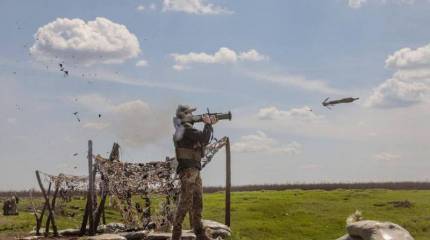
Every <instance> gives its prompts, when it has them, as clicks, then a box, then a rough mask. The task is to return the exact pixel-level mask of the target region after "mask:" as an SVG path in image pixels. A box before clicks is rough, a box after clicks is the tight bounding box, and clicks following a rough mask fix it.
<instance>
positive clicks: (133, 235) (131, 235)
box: [118, 230, 149, 240]
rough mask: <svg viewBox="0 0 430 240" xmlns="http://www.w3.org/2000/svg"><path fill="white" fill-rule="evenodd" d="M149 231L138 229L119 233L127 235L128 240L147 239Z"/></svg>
mask: <svg viewBox="0 0 430 240" xmlns="http://www.w3.org/2000/svg"><path fill="white" fill-rule="evenodd" d="M148 233H149V232H148V231H147V230H144V231H137V232H122V233H118V234H119V235H121V236H123V237H125V238H126V239H127V240H140V239H146V237H147V236H148Z"/></svg>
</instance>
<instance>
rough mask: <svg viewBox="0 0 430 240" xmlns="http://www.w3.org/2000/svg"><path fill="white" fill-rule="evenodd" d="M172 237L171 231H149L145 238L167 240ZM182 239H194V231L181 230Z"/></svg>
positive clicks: (148, 239)
mask: <svg viewBox="0 0 430 240" xmlns="http://www.w3.org/2000/svg"><path fill="white" fill-rule="evenodd" d="M171 237H172V233H160V232H151V233H149V234H148V237H147V240H167V239H170V238H171ZM182 240H196V235H194V233H189V232H184V231H183V232H182Z"/></svg>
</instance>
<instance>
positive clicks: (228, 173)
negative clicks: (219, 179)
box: [225, 138, 231, 227]
mask: <svg viewBox="0 0 430 240" xmlns="http://www.w3.org/2000/svg"><path fill="white" fill-rule="evenodd" d="M225 167H226V175H225V225H227V226H229V227H230V208H231V205H230V192H231V154H230V139H229V138H227V140H226V145H225Z"/></svg>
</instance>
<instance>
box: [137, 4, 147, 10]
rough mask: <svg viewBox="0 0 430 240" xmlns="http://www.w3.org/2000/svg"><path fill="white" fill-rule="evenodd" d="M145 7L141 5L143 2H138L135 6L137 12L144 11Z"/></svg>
mask: <svg viewBox="0 0 430 240" xmlns="http://www.w3.org/2000/svg"><path fill="white" fill-rule="evenodd" d="M145 9H146V8H145V6H144V5H143V4H140V5H139V6H137V8H136V10H137V11H139V12H142V11H144V10H145Z"/></svg>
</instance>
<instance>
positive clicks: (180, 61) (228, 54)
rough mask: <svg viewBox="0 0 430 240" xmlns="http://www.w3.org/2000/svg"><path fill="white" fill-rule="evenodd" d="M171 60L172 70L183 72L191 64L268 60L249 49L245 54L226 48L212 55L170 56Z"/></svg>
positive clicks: (203, 53) (175, 54) (174, 54)
mask: <svg viewBox="0 0 430 240" xmlns="http://www.w3.org/2000/svg"><path fill="white" fill-rule="evenodd" d="M171 56H172V57H173V59H174V60H175V63H176V64H175V65H174V66H173V68H174V69H175V70H178V71H180V70H184V69H187V68H190V65H191V64H195V63H200V64H229V63H230V64H231V63H236V62H238V61H253V62H256V61H262V60H265V59H268V57H267V56H264V55H262V54H260V53H259V52H257V51H256V50H255V49H250V50H248V51H246V52H240V53H237V52H236V51H234V50H231V49H229V48H227V47H221V48H220V49H219V50H218V51H217V52H215V53H214V54H208V53H205V52H200V53H195V52H190V53H188V54H178V53H173V54H171Z"/></svg>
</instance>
